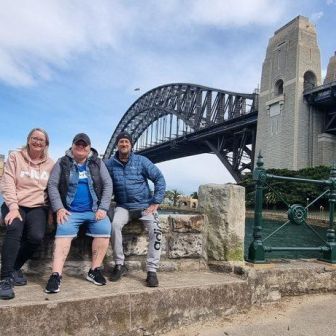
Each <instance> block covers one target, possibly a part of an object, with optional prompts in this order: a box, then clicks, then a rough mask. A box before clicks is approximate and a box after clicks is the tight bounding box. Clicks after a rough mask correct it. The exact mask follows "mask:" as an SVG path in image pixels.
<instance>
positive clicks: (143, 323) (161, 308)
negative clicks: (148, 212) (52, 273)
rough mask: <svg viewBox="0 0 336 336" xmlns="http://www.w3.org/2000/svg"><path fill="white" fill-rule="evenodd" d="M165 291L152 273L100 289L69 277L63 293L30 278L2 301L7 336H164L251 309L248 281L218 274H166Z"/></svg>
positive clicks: (133, 275) (0, 322)
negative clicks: (154, 284)
mask: <svg viewBox="0 0 336 336" xmlns="http://www.w3.org/2000/svg"><path fill="white" fill-rule="evenodd" d="M158 276H159V281H160V287H158V288H148V287H145V282H144V280H145V277H146V273H145V272H141V271H132V272H130V273H129V274H128V275H127V276H126V277H123V278H122V280H121V281H119V282H108V283H107V285H106V286H95V285H93V284H92V283H90V282H88V281H87V280H85V279H84V278H83V276H64V279H63V281H62V286H61V291H60V292H59V293H58V294H45V293H44V292H43V290H44V287H45V284H46V281H47V278H46V277H43V278H38V277H29V279H28V280H29V283H28V285H27V286H22V287H15V294H16V297H15V298H14V299H13V300H9V301H5V300H1V301H0V316H1V319H0V330H2V332H4V334H6V335H48V334H52V335H132V336H133V335H154V334H155V335H159V334H160V332H163V331H165V330H169V329H171V328H172V327H176V326H178V325H182V324H185V323H187V324H188V323H191V322H193V321H197V320H200V319H203V318H209V317H215V316H219V315H222V314H229V313H232V312H235V311H240V310H242V309H244V308H247V307H249V306H250V301H251V300H250V294H249V290H248V286H247V282H246V281H244V280H242V279H240V278H238V277H236V276H234V275H229V274H224V273H216V272H169V273H166V272H160V273H158Z"/></svg>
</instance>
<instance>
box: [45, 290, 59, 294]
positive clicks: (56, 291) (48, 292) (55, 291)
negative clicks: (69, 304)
mask: <svg viewBox="0 0 336 336" xmlns="http://www.w3.org/2000/svg"><path fill="white" fill-rule="evenodd" d="M59 291H60V290H59V289H56V290H54V291H48V290H47V289H45V290H44V292H45V293H47V294H56V293H58V292H59Z"/></svg>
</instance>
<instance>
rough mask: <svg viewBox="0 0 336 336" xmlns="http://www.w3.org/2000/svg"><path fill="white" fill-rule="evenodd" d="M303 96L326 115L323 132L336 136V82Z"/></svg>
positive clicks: (305, 93)
mask: <svg viewBox="0 0 336 336" xmlns="http://www.w3.org/2000/svg"><path fill="white" fill-rule="evenodd" d="M303 95H304V97H305V98H306V100H307V102H308V103H309V104H310V105H312V106H314V107H316V108H318V110H319V112H320V113H323V114H324V126H323V132H326V133H331V134H336V81H334V82H331V83H328V84H324V85H321V86H317V87H315V88H313V89H310V90H306V91H305V92H304V93H303Z"/></svg>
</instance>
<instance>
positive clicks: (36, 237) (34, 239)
mask: <svg viewBox="0 0 336 336" xmlns="http://www.w3.org/2000/svg"><path fill="white" fill-rule="evenodd" d="M43 238H44V233H40V232H38V233H35V234H33V235H31V236H30V237H27V240H28V242H29V243H30V244H32V245H41V244H42V242H43Z"/></svg>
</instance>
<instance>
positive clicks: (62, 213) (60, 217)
mask: <svg viewBox="0 0 336 336" xmlns="http://www.w3.org/2000/svg"><path fill="white" fill-rule="evenodd" d="M70 215H71V213H70V211H68V210H67V209H64V208H61V209H58V210H57V224H64V223H65V222H66V221H67V220H68V217H69V216H70Z"/></svg>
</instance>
